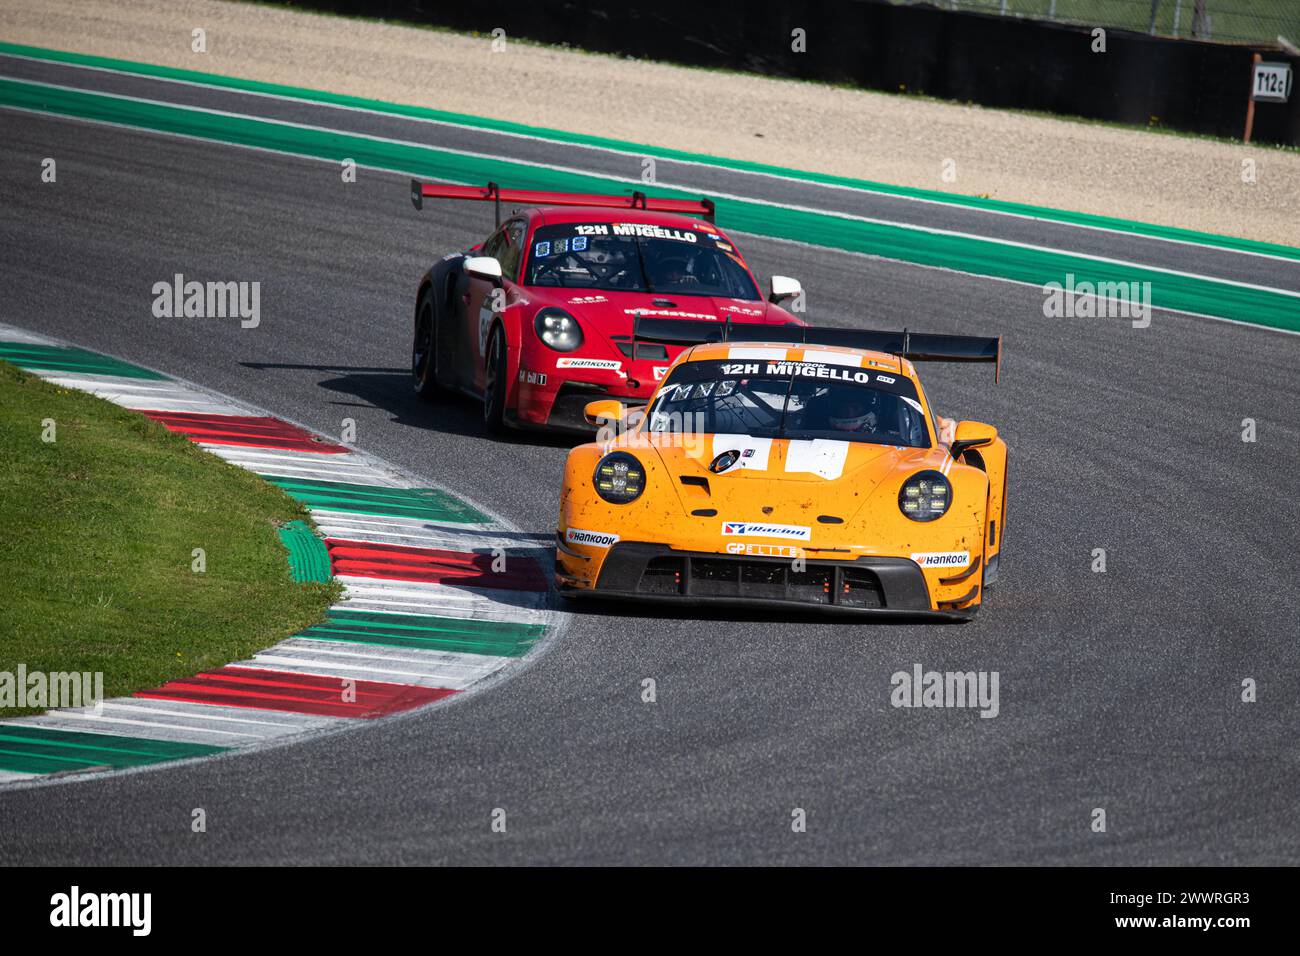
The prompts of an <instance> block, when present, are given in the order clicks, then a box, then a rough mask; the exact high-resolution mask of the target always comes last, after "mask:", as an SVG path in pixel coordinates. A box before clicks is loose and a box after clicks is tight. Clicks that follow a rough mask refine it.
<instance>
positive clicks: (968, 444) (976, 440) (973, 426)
mask: <svg viewBox="0 0 1300 956" xmlns="http://www.w3.org/2000/svg"><path fill="white" fill-rule="evenodd" d="M997 437H998V430H997V429H996V428H994V427H993V426H992V425H986V424H984V423H983V422H958V423H957V433H956V436H955V438H954V439H953V443H952V446H951V452H952V457H954V458H960V457H961V456H962V453H963V452H964V451H966V449H968V448H978V447H980V446H981V445H991V444H993V442H994V441H996V440H997Z"/></svg>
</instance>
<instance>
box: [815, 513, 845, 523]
mask: <svg viewBox="0 0 1300 956" xmlns="http://www.w3.org/2000/svg"><path fill="white" fill-rule="evenodd" d="M817 520H818V521H820V522H821V523H822V524H844V519H843V518H837V517H835V515H818V516H817Z"/></svg>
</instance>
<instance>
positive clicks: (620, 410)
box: [582, 398, 627, 428]
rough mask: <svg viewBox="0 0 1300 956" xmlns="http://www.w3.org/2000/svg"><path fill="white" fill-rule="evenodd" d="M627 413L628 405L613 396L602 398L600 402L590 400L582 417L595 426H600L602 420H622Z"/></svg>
mask: <svg viewBox="0 0 1300 956" xmlns="http://www.w3.org/2000/svg"><path fill="white" fill-rule="evenodd" d="M626 414H627V406H626V405H624V404H623V403H622V402H616V401H614V400H613V399H612V398H602V399H601V400H600V401H598V402H588V403H587V404H586V407H584V408H583V410H582V417H583V418H585V419H586V420H587V424H588V425H590V426H592V427H593V428H599V427H600V424H601V423H602V422H617V421H622V420H623V416H625V415H626Z"/></svg>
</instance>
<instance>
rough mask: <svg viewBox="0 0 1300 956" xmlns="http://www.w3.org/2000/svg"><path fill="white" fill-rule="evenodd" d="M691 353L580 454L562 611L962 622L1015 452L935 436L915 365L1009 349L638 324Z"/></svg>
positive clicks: (1001, 515) (986, 566)
mask: <svg viewBox="0 0 1300 956" xmlns="http://www.w3.org/2000/svg"><path fill="white" fill-rule="evenodd" d="M634 335H635V337H636V338H637V339H639V340H644V341H652V342H675V343H681V342H695V343H697V344H695V345H694V346H693V347H692V348H690V349H689V350H687V351H684V352H682V353H681V355H680V356H678V358H677V359H676V361H675V362H674V363H673V365H672V367H671V369H670V370H669V371H668V373H667V374H666V375H665V377H664V379H663V381H662V382H661V384H660V385H659V387H658V388H657V389H656V390H655V393H654V395H653V396H652V397H651V399H650V402H649V404H648V406H647V407H646V408H645V409H644V410H641V409H637V410H629V409H628V408H627V407H626V406H624V405H622V404H620V403H619V402H616V401H610V400H605V401H598V402H592V403H590V404H589V405H587V407H586V416H587V419H588V421H589V422H590V423H591V424H592V425H593V426H595V425H597V424H599V423H601V422H604V423H605V424H604V426H603V427H602V434H600V435H599V436H598V439H599V440H598V441H597V442H596V443H593V444H588V445H581V446H579V447H577V448H575V449H573V451H571V452H570V453H569V458H568V462H567V465H566V468H565V475H564V489H563V492H562V494H561V497H560V518H559V527H558V529H557V552H556V584H557V586H558V588H559V590H560V593H561V594H563V595H565V596H566V597H577V596H596V597H601V596H605V597H617V598H635V599H660V600H669V601H675V602H678V603H684V604H702V603H714V602H731V603H737V604H744V605H755V604H786V605H791V604H792V605H801V606H816V607H821V608H824V609H826V610H838V611H851V612H856V613H862V612H870V613H873V614H882V615H900V614H906V615H913V614H929V615H934V616H940V617H946V618H966V617H970V616H971V615H973V614H974V613H975V612H976V611H977V610H979V607H980V604H981V602H982V600H983V597H984V589H985V588H986V587H987V586H988V585H989V584H991V583H993V581H994V580H995V579H996V577H997V571H998V558H999V556H1000V554H1001V547H1002V537H1003V525H1004V523H1005V518H1006V477H1007V446H1006V443H1005V442H1003V441H1002V439H1001V438H999V437H998V433H997V429H996V428H994V427H993V426H992V425H985V424H982V423H980V422H970V421H968V422H960V423H957V424H956V425H955V430H954V429H953V428H952V423H948V425H949V431H950V434H949V435H942V434H941V429H940V428H939V427H938V424H937V420H936V416H935V415H934V413H933V411H932V409H931V407H930V404H929V402H928V401H927V399H926V396H925V391H924V390H923V389H922V387H921V382H920V380H919V379H918V378H917V375H916V371H915V368H914V367H913V364H912V363H913V361H920V360H931V361H950V362H951V361H958V362H992V363H997V364H998V365H999V367H1000V359H1001V339H998V338H977V337H973V336H960V335H927V334H917V333H911V334H909V333H908V332H906V331H904V332H873V331H859V330H850V329H829V328H815V327H793V326H776V327H774V326H770V325H768V326H762V325H756V324H734V323H729V322H727V323H721V322H697V321H684V320H663V319H641V320H639V321H638V322H637V325H636V328H635V332H634Z"/></svg>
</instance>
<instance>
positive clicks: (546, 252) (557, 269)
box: [524, 222, 760, 301]
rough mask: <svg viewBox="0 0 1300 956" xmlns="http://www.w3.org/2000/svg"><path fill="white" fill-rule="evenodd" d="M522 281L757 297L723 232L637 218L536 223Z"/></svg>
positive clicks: (674, 293) (751, 282)
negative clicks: (643, 220)
mask: <svg viewBox="0 0 1300 956" xmlns="http://www.w3.org/2000/svg"><path fill="white" fill-rule="evenodd" d="M524 282H525V284H526V285H537V286H558V287H560V288H566V289H603V290H609V291H613V292H652V293H665V294H671V295H707V296H722V297H726V298H730V299H745V300H749V301H757V300H758V299H759V298H760V296H759V292H758V289H757V287H756V286H755V285H754V280H753V279H752V278H751V277H750V274H749V272H748V270H746V269H745V267H744V266H743V265H741V263H740V256H739V253H737V252H736V250H735V248H734V247H733V246H732V245H731V244H730V243H729V242H727V241H726V240H725V239H724V238H723V237H722V236H721V235H719V234H717V233H711V232H707V231H704V230H695V229H676V228H670V227H666V226H651V225H646V224H643V223H617V222H616V223H565V224H563V225H555V226H542V227H541V228H540V229H538V230H537V231H536V232H534V233H533V241H532V247H531V248H530V249H529V250H528V271H527V275H526V278H525V280H524Z"/></svg>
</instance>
